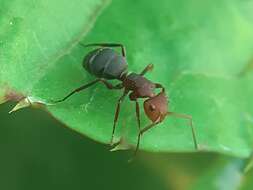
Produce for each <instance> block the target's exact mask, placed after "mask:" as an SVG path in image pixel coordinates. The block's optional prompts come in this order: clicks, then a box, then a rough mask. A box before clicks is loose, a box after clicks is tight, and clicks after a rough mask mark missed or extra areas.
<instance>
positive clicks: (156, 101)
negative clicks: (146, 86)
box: [144, 92, 168, 122]
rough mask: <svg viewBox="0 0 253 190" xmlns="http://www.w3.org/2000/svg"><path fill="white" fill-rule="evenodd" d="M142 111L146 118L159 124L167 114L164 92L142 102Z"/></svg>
mask: <svg viewBox="0 0 253 190" xmlns="http://www.w3.org/2000/svg"><path fill="white" fill-rule="evenodd" d="M144 110H145V113H146V115H147V116H148V118H149V119H150V120H151V121H153V122H156V121H159V122H161V121H162V120H163V119H164V118H165V116H166V115H167V113H168V106H167V97H166V95H165V93H164V92H160V93H159V94H157V95H156V96H154V97H152V98H149V99H147V100H145V101H144Z"/></svg>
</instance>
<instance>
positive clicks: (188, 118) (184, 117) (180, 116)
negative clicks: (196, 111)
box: [167, 112, 198, 150]
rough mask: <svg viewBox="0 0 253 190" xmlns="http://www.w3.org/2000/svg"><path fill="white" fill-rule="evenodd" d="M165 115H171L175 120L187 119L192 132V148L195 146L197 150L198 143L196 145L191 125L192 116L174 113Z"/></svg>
mask: <svg viewBox="0 0 253 190" xmlns="http://www.w3.org/2000/svg"><path fill="white" fill-rule="evenodd" d="M167 115H172V116H174V117H177V118H183V119H187V120H188V121H189V124H190V127H191V130H192V138H193V142H194V146H195V149H196V150H198V143H197V138H196V133H195V130H194V127H193V123H192V116H190V115H186V114H180V113H175V112H168V113H167Z"/></svg>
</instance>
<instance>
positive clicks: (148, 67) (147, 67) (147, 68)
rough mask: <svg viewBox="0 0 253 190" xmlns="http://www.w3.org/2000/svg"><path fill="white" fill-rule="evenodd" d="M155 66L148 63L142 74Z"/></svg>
mask: <svg viewBox="0 0 253 190" xmlns="http://www.w3.org/2000/svg"><path fill="white" fill-rule="evenodd" d="M153 68H154V65H153V64H151V63H150V64H148V65H147V66H146V67H145V68H144V69H143V71H142V72H141V73H140V75H142V76H143V75H145V74H146V73H147V72H148V71H151V70H152V69H153Z"/></svg>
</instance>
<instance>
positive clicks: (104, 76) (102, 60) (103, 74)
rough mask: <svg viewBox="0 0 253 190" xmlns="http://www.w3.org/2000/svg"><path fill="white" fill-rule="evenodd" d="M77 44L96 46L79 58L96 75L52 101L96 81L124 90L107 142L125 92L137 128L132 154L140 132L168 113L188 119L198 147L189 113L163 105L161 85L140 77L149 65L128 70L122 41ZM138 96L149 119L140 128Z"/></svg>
mask: <svg viewBox="0 0 253 190" xmlns="http://www.w3.org/2000/svg"><path fill="white" fill-rule="evenodd" d="M81 45H82V46H84V47H92V46H93V47H94V46H95V47H98V48H96V49H95V50H93V51H91V52H89V53H88V54H87V55H86V56H85V57H84V59H83V67H84V68H85V69H86V70H87V71H88V72H89V73H90V74H92V75H94V76H96V77H97V79H95V80H94V81H91V82H90V83H88V84H85V85H83V86H81V87H79V88H77V89H75V90H73V91H72V92H71V93H69V94H68V95H67V96H66V97H64V98H63V99H61V100H58V101H54V102H63V101H65V100H66V99H67V98H69V97H70V96H71V95H73V94H74V93H77V92H80V91H81V90H84V89H86V88H88V87H90V86H92V85H94V84H96V83H98V82H101V83H103V84H104V85H105V86H106V87H107V88H108V89H124V90H123V94H122V95H121V96H120V98H119V99H118V102H117V106H116V111H115V115H114V122H113V129H112V136H111V145H112V144H113V137H114V132H115V128H116V124H117V121H118V116H119V112H120V105H121V103H122V101H123V100H124V98H125V97H126V96H127V95H128V94H129V98H130V100H131V101H134V102H135V113H136V118H137V124H138V129H139V135H138V140H137V145H136V149H135V154H136V153H137V151H138V149H139V144H140V138H141V135H142V134H143V133H144V132H146V131H147V130H149V129H151V128H152V127H154V126H156V125H157V124H159V123H161V122H162V121H163V120H164V118H165V117H166V116H169V115H171V116H175V117H179V118H184V119H187V120H188V121H189V124H190V127H191V129H192V136H193V142H194V146H195V148H196V149H197V148H198V144H197V140H196V135H195V131H194V128H193V124H192V118H191V116H189V115H185V114H178V113H174V112H169V111H168V106H167V103H168V100H167V97H166V94H165V89H164V87H163V86H162V85H161V84H159V83H154V82H152V81H150V80H148V79H147V78H145V77H144V75H145V74H146V73H147V72H148V71H150V70H152V68H153V65H152V64H149V65H147V66H146V67H145V68H144V70H143V71H142V72H141V73H139V74H138V73H134V72H132V73H129V72H128V70H127V61H126V50H125V47H124V46H123V45H122V44H117V43H93V44H88V45H83V44H81ZM115 47H118V48H120V49H121V54H119V53H118V52H117V51H115V50H114V49H113V48H115ZM112 79H117V80H119V81H121V82H120V83H119V84H117V85H115V86H113V85H112V84H111V83H109V82H108V80H112ZM156 88H159V89H161V92H160V93H158V94H155V89H156ZM138 98H146V100H145V101H144V110H145V113H146V115H147V117H148V118H149V119H150V120H151V121H152V123H151V124H149V125H148V126H146V127H145V128H142V129H141V124H140V107H139V103H138Z"/></svg>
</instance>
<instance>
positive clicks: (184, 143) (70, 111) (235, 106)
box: [0, 0, 253, 157]
mask: <svg viewBox="0 0 253 190" xmlns="http://www.w3.org/2000/svg"><path fill="white" fill-rule="evenodd" d="M43 2H44V1H43ZM94 2H95V1H87V2H86V3H87V4H88V5H91V8H87V6H86V5H83V6H84V7H85V8H84V7H82V6H80V4H82V3H81V2H79V6H77V5H76V3H73V7H72V8H73V9H71V10H69V5H68V7H67V8H68V11H63V10H64V6H65V5H64V4H62V3H61V6H60V7H57V9H56V10H57V11H59V13H62V14H60V15H58V14H57V15H58V16H57V17H56V19H55V20H53V19H52V15H50V14H46V15H44V17H43V19H42V20H40V19H36V21H37V22H33V21H34V20H33V19H34V17H32V18H33V19H31V20H29V19H28V20H24V19H20V18H19V17H18V16H15V17H13V16H12V17H7V16H6V13H5V12H3V10H4V9H3V8H2V9H1V14H3V15H5V16H4V19H1V21H0V23H1V25H3V27H1V29H0V34H1V35H0V36H1V44H2V45H1V46H0V48H1V52H3V53H1V57H0V61H1V78H0V80H1V85H3V88H4V89H5V90H3V93H4V95H5V96H6V94H7V95H8V91H9V92H11V93H9V94H11V96H10V95H9V97H13V91H14V92H15V93H14V95H17V94H19V95H22V96H25V97H29V100H30V101H31V103H34V102H40V103H42V104H45V106H46V108H47V109H48V111H49V112H50V113H51V114H52V115H54V116H55V117H56V118H57V119H59V120H60V121H62V122H63V123H65V124H66V125H67V126H68V127H70V128H71V129H73V130H76V131H78V132H80V133H82V134H84V135H86V136H88V137H90V138H92V139H94V140H97V141H99V142H102V143H108V142H109V140H110V137H111V132H112V124H113V117H114V112H115V107H116V102H117V99H118V98H119V96H120V95H121V94H122V92H121V91H110V90H108V89H106V88H105V87H104V86H103V85H102V84H97V85H95V86H93V87H91V88H89V89H87V90H86V91H84V92H82V93H79V94H77V95H75V96H73V97H72V98H71V99H69V100H67V101H66V102H63V103H61V104H57V105H50V100H52V99H59V98H62V97H63V96H65V95H66V94H67V93H69V92H70V91H71V90H73V89H74V88H77V87H79V86H81V85H82V84H85V83H87V82H89V81H91V80H93V79H94V77H93V76H91V75H89V74H88V73H87V72H86V71H85V70H84V69H83V68H82V66H81V63H82V59H83V57H84V55H85V54H86V53H87V52H88V51H89V50H90V49H88V48H87V49H84V48H83V47H82V46H80V45H78V42H79V41H80V38H77V37H76V35H77V34H80V31H82V29H83V27H84V25H85V26H87V25H88V26H89V27H88V29H89V28H90V26H91V25H92V21H93V19H91V20H92V21H91V20H90V19H88V18H89V17H87V16H84V15H97V12H98V11H97V10H98V9H99V8H96V7H97V6H102V5H104V3H103V2H100V1H98V2H97V4H96V3H94ZM99 2H100V3H99ZM47 3H49V2H47ZM6 4H8V3H6ZM49 4H50V3H49ZM101 4H102V5H101ZM133 4H134V6H133ZM43 5H44V6H45V5H46V3H45V4H44V3H43ZM75 5H76V7H75ZM6 6H7V5H6ZM10 6H11V5H10ZM34 6H35V5H34ZM52 6H53V5H52ZM7 7H8V6H7ZM35 7H36V6H35ZM46 7H47V6H46ZM252 7H253V1H252V0H247V1H236V0H234V1H226V0H219V1H218V0H214V1H213V0H206V1H187V0H177V1H176V0H172V1H166V0H159V1H154V2H149V3H147V2H146V1H144V0H140V1H127V0H124V1H117V0H115V1H112V2H111V3H110V5H108V7H107V8H106V9H104V11H103V13H102V14H101V15H100V16H99V17H98V18H97V20H96V22H95V24H94V27H93V28H92V29H91V30H89V33H88V34H87V35H86V36H85V37H83V38H82V40H81V41H82V43H84V44H86V43H91V42H92V43H93V42H120V43H122V44H124V45H125V46H126V48H127V60H128V63H129V70H130V71H133V72H140V71H141V70H142V69H143V68H144V67H145V66H146V65H147V64H149V63H153V64H154V70H153V71H152V72H150V73H148V74H147V75H146V76H147V78H148V79H150V80H152V81H155V82H158V83H161V84H163V85H164V86H165V87H166V89H167V91H166V92H167V95H168V96H169V99H170V102H169V108H170V110H171V111H174V112H178V113H185V114H189V115H192V117H193V120H194V126H195V128H196V131H197V139H198V143H199V146H200V148H201V149H202V150H205V151H216V152H221V153H225V154H230V155H236V156H240V157H247V156H249V155H250V153H251V151H252V144H253V105H252V104H253V103H252V101H251V99H252V98H251V97H252V95H253V87H252V84H251V83H252V80H253V77H252V72H251V71H252V63H251V60H252V57H253V13H252ZM65 8H66V7H65ZM93 8H94V9H93ZM58 9H60V10H58ZM81 9H82V11H81ZM20 10H25V8H24V7H23V8H22V7H21V8H20ZM48 11H49V12H50V13H51V12H55V11H52V10H51V9H50V10H48ZM96 11H97V12H96ZM80 12H81V13H82V14H80ZM94 12H95V13H94ZM12 14H13V13H11V12H10V13H8V15H12ZM15 14H17V13H16V12H15ZM23 14H25V13H23ZM26 14H28V13H27V12H26ZM72 14H74V15H82V17H81V18H78V19H76V17H74V16H73V15H72ZM38 15H39V14H38ZM91 17H93V16H91ZM1 18H2V17H1ZM14 18H15V19H16V18H18V19H16V20H15V19H14ZM21 18H23V17H21ZM11 19H14V20H13V21H12V20H11ZM57 19H58V20H57ZM61 19H62V21H64V23H65V22H66V23H65V24H63V26H62V25H61V22H56V21H59V20H61ZM82 19H83V20H82ZM43 21H44V22H45V23H40V22H43ZM46 21H48V22H50V23H51V22H53V21H54V22H53V23H54V24H52V23H51V24H52V26H51V25H49V26H48V27H47V23H46ZM79 21H80V22H79ZM10 22H13V24H10ZM43 24H45V25H43ZM27 25H28V26H29V27H27ZM65 25H66V26H67V27H66V28H65ZM15 26H16V27H15ZM42 26H44V27H45V28H44V30H42V29H43V27H42ZM53 26H54V27H53ZM61 26H62V27H63V29H62V28H61ZM31 27H34V28H33V29H32V30H31ZM3 28H4V29H3ZM86 28H87V27H86ZM88 29H87V30H88ZM37 30H38V31H39V33H36V32H35V34H36V36H37V39H36V37H34V36H33V31H37ZM45 30H46V31H45ZM6 31H10V32H6ZM70 33H71V35H70ZM43 34H45V35H43ZM82 34H83V36H84V35H85V34H84V33H82ZM77 36H79V37H80V35H77ZM36 40H37V42H36ZM73 41H74V42H73ZM115 83H117V82H116V81H115ZM22 96H18V97H22ZM7 97H8V96H7ZM14 97H15V96H14ZM10 99H11V98H10ZM140 104H142V101H140ZM141 118H142V119H141V124H142V126H143V127H144V126H146V125H147V124H148V123H149V122H150V121H148V119H147V118H146V117H145V114H144V112H143V111H142V112H141ZM137 132H138V130H137V121H136V118H135V104H134V103H133V102H130V101H129V100H128V98H127V99H126V100H125V101H124V103H123V105H122V111H121V113H120V119H119V122H118V126H117V132H116V139H115V140H117V139H118V140H119V139H120V137H122V139H124V143H126V144H131V145H132V146H134V145H135V144H136V140H137V138H136V137H137ZM122 146H124V145H122ZM140 147H141V149H144V150H148V151H157V152H168V151H173V152H181V151H195V150H194V146H193V141H192V136H191V130H190V128H189V126H188V123H187V121H184V120H182V119H176V118H169V117H168V118H166V120H165V121H164V122H163V123H161V124H159V126H157V127H156V128H154V129H151V130H150V131H149V132H147V133H145V134H144V135H143V137H142V139H141V146H140Z"/></svg>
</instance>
